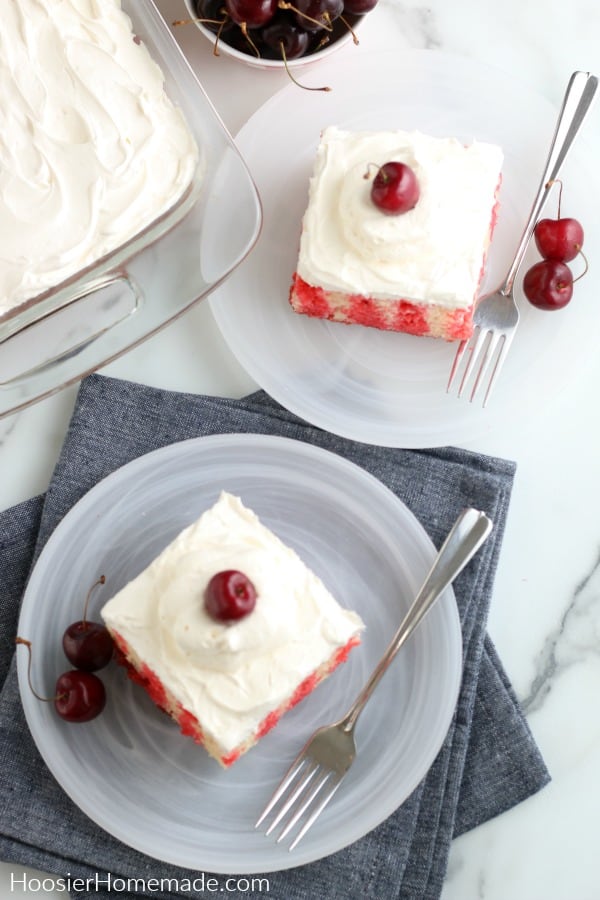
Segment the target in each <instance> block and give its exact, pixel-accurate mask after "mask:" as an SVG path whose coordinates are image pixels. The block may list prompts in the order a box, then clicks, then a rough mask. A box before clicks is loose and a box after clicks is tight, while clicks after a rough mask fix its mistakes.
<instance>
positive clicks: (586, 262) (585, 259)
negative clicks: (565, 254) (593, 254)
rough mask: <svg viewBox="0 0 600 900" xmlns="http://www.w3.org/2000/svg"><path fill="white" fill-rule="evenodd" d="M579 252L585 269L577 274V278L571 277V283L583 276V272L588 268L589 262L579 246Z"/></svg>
mask: <svg viewBox="0 0 600 900" xmlns="http://www.w3.org/2000/svg"><path fill="white" fill-rule="evenodd" d="M579 252H580V253H581V255H582V256H583V261H584V263H585V269H584V270H583V272H581V274H580V275H578V276H577V278H574V279H573V284H575V282H576V281H579V279H580V278H583V276H584V275H585V273H586V272H587V270H588V269H589V263H588V260H587V256H586V255H585V253H584V252H583V250H582V249H581V247H580V248H579Z"/></svg>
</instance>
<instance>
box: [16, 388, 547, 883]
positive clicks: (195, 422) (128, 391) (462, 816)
mask: <svg viewBox="0 0 600 900" xmlns="http://www.w3.org/2000/svg"><path fill="white" fill-rule="evenodd" d="M221 432H247V433H262V434H276V435H283V436H285V437H288V438H295V439H298V440H302V441H308V442H310V443H312V444H315V445H318V446H320V447H324V448H326V449H327V450H330V451H332V452H334V453H338V454H340V455H342V456H345V457H347V458H348V459H350V460H352V461H353V462H354V463H356V464H358V465H360V466H362V467H363V468H365V469H367V470H368V471H369V472H371V473H372V474H374V475H375V476H376V477H377V478H379V479H380V480H381V481H382V482H383V483H384V484H386V485H387V486H388V487H389V488H391V490H393V491H394V492H395V493H396V494H397V495H398V496H399V497H400V498H401V499H402V500H403V502H404V503H406V505H407V506H408V507H409V508H410V509H411V510H412V512H413V513H414V514H415V515H416V517H417V518H418V519H419V521H420V522H421V523H422V525H423V526H424V528H425V529H426V531H427V532H428V533H429V535H430V537H431V538H432V540H433V542H434V543H435V544H436V545H437V546H439V545H440V543H441V541H442V540H443V538H444V537H445V535H446V533H447V532H448V530H449V529H450V527H451V526H452V524H453V522H454V520H455V518H456V516H457V515H458V513H459V512H460V510H461V509H462V508H464V507H465V506H475V507H477V508H479V509H482V510H484V511H485V512H486V513H488V515H489V516H490V517H491V518H492V520H493V521H494V524H495V528H494V530H493V532H492V535H491V537H490V538H489V539H488V540H487V541H486V543H485V544H484V546H483V548H482V550H481V551H480V552H479V554H478V555H477V556H476V557H475V559H474V560H472V562H471V563H470V564H469V566H468V567H467V568H466V569H465V570H464V571H463V573H462V574H461V575H460V576H459V578H458V580H457V581H456V583H455V593H456V598H457V603H458V607H459V611H460V619H461V625H462V633H463V642H464V677H463V683H462V688H461V692H460V697H459V701H458V705H457V709H456V714H455V716H454V718H453V721H452V724H451V726H450V730H449V732H448V735H447V738H446V740H445V742H444V745H443V747H442V749H441V751H440V753H439V754H438V756H437V758H436V760H435V762H434V764H433V765H432V767H431V769H430V771H429V772H428V774H427V776H426V777H425V778H424V779H423V781H422V782H421V784H420V785H419V786H418V787H417V789H416V790H415V791H414V792H413V794H412V795H411V796H410V797H409V798H408V799H407V800H406V802H405V803H404V804H403V805H402V806H401V807H400V808H399V809H398V810H397V811H396V812H395V813H394V814H393V815H391V816H390V817H389V818H388V819H387V820H386V821H384V822H383V823H382V824H381V825H380V826H378V827H377V828H376V829H375V830H373V831H372V832H370V833H369V834H367V835H365V836H364V837H363V838H362V839H361V840H359V841H357V842H356V843H354V844H353V845H351V846H350V847H347V848H345V849H344V850H341V851H339V852H338V853H336V854H334V855H332V856H330V857H328V858H326V859H322V860H319V861H317V862H314V863H312V864H310V865H304V866H300V867H297V868H295V869H291V870H287V871H283V872H271V873H268V875H266V877H267V878H268V882H269V890H268V892H266V891H265V890H262V891H261V890H254V891H253V890H245V888H246V887H247V885H246V884H244V885H243V887H242V889H241V890H240V891H239V892H238V893H230V892H229V891H228V895H230V896H232V897H235V896H239V897H244V898H246V900H250V898H251V900H265V898H266V897H267V896H268V897H269V898H272V900H275V898H276V900H313V898H316V897H319V898H320V897H322V898H325V897H326V898H328V900H338V898H339V900H342V898H343V900H355V898H356V900H358V898H365V897H366V898H374V900H394V898H396V900H436V898H439V896H440V893H441V890H442V885H443V881H444V877H445V873H446V867H447V858H448V852H449V847H450V842H451V840H452V838H453V837H454V836H456V835H458V834H461V833H462V832H464V831H467V830H468V829H470V828H473V827H475V826H476V825H478V824H480V823H482V822H484V821H486V820H487V819H489V818H491V817H493V816H496V815H498V814H499V813H501V812H503V811H504V810H506V809H508V808H510V807H512V806H514V805H515V804H517V803H519V802H520V801H522V800H524V799H525V798H527V797H528V796H530V795H531V794H532V793H534V792H535V791H537V790H539V789H540V788H541V787H542V786H543V785H544V784H546V782H547V781H548V780H549V776H548V772H547V770H546V767H545V765H544V762H543V760H542V758H541V756H540V754H539V751H538V749H537V747H536V745H535V743H534V741H533V738H532V736H531V733H530V731H529V729H528V727H527V724H526V722H525V719H524V717H523V715H522V712H521V710H520V709H519V705H518V702H517V700H516V698H515V696H514V694H513V691H512V689H511V686H510V684H509V682H508V680H507V678H506V675H505V674H504V672H503V670H502V666H501V664H500V662H499V660H498V658H497V655H496V653H495V651H494V648H493V646H492V644H491V642H490V640H489V638H488V637H487V636H486V618H487V613H488V607H489V602H490V596H491V592H492V586H493V580H494V574H495V570H496V565H497V561H498V556H499V553H500V546H501V541H502V534H503V530H504V525H505V519H506V515H507V510H508V504H509V498H510V492H511V488H512V481H513V476H514V470H515V467H514V464H513V463H511V462H507V461H505V460H501V459H495V458H492V457H488V456H483V455H479V454H475V453H472V452H468V451H465V450H459V449H453V448H443V449H433V450H419V451H407V450H401V449H389V448H381V447H372V446H368V445H366V444H361V443H357V442H353V441H350V440H345V439H343V438H340V437H336V436H334V435H331V434H328V433H326V432H324V431H321V430H319V429H317V428H314V427H312V426H310V425H308V424H307V423H305V422H303V421H301V420H299V419H297V418H296V417H294V416H293V415H291V414H290V413H288V412H287V411H285V410H284V409H282V408H281V407H280V406H278V405H277V404H276V403H275V402H274V401H273V400H272V399H271V398H269V397H268V396H267V395H265V394H264V393H262V392H258V393H256V394H253V395H251V396H250V397H247V398H245V399H243V400H229V399H222V398H215V397H206V396H195V395H190V394H181V393H174V392H169V391H163V390H157V389H154V388H149V387H145V386H141V385H136V384H132V383H130V382H126V381H121V380H116V379H110V378H106V377H103V376H100V375H93V376H91V377H89V378H87V379H86V380H84V381H83V382H82V384H81V387H80V390H79V394H78V398H77V403H76V407H75V410H74V413H73V417H72V420H71V423H70V426H69V430H68V434H67V437H66V440H65V443H64V447H63V449H62V452H61V455H60V458H59V461H58V463H57V466H56V469H55V471H54V473H53V477H52V479H51V483H50V486H49V488H48V491H47V493H46V495H45V497H37V498H34V499H32V500H30V501H27V502H25V503H22V504H20V505H19V506H16V507H14V508H13V509H10V510H7V511H6V512H5V513H1V514H0V559H1V569H0V686H2V691H1V693H0V832H1V833H0V858H1V859H3V860H5V861H11V862H14V863H16V864H22V865H26V866H32V867H34V868H38V869H41V870H43V871H45V872H51V873H55V875H56V877H57V878H58V877H63V878H65V877H67V875H69V876H70V878H71V879H74V878H76V877H79V878H83V879H88V884H87V885H86V890H76V889H74V890H72V892H71V893H72V896H73V897H76V898H77V900H84V898H92V897H93V898H106V900H108V898H109V897H114V896H116V894H115V893H114V892H108V891H106V890H105V888H106V886H107V884H108V881H107V879H108V877H109V876H110V877H111V878H112V879H113V884H118V887H119V893H118V896H119V897H128V898H133V897H139V896H140V893H139V892H137V889H136V888H133V887H131V885H132V884H133V882H132V881H131V879H145V881H146V883H151V882H150V879H151V878H158V879H165V878H168V877H171V878H175V879H184V878H193V876H194V873H190V872H188V871H180V870H178V869H176V868H174V867H172V866H169V865H166V864H163V863H160V862H157V861H155V860H153V859H151V858H149V857H146V856H144V855H142V854H140V853H139V852H137V851H134V850H132V849H131V848H129V847H127V846H125V845H123V844H122V843H120V842H119V841H117V840H116V839H115V838H113V837H112V836H111V835H109V834H107V833H105V832H104V831H103V830H102V829H100V828H99V827H98V826H96V825H95V824H94V822H92V821H91V820H90V819H88V818H87V816H86V815H85V814H84V813H82V812H81V811H80V810H79V809H78V808H77V807H76V806H75V805H74V804H73V803H72V801H71V800H70V799H69V798H68V797H67V796H66V794H64V792H63V791H62V789H61V788H60V787H59V785H58V784H57V783H56V782H55V781H54V779H53V777H52V776H51V775H50V773H49V772H48V770H47V769H46V768H45V765H44V763H43V762H42V760H41V758H40V757H39V755H38V752H37V749H36V747H35V745H34V743H33V741H32V739H31V737H30V734H29V732H28V729H27V725H26V723H25V720H24V717H23V713H22V708H21V704H20V700H19V695H18V687H17V679H16V672H15V666H14V652H13V651H14V644H13V641H14V636H15V633H16V624H17V617H18V608H19V603H20V598H21V595H22V592H23V588H24V585H25V583H26V579H27V576H28V572H29V570H30V567H31V565H32V563H34V562H35V559H36V558H37V555H38V554H39V552H40V550H41V548H42V547H43V546H44V544H45V542H46V540H47V539H48V537H49V535H50V534H51V533H52V531H53V529H54V528H55V527H56V525H57V524H58V523H59V522H60V520H61V519H62V517H63V516H64V515H65V514H66V513H68V511H69V510H70V509H71V507H72V506H73V504H74V503H75V502H76V501H77V500H79V499H80V498H81V497H82V496H83V495H84V494H85V493H86V492H87V491H88V490H89V489H90V488H91V487H93V486H94V485H95V484H96V483H97V482H98V481H99V480H100V479H102V478H103V477H105V476H106V475H108V474H109V473H110V472H112V471H113V470H115V469H117V468H118V467H120V466H122V465H124V464H125V463H127V462H129V461H130V460H132V459H134V458H136V457H138V456H140V455H141V454H143V453H146V452H148V451H151V450H154V449H156V448H158V447H161V446H164V445H166V444H170V443H173V442H175V441H179V440H183V439H187V438H190V437H196V436H199V435H206V434H214V433H221ZM232 852H235V848H232ZM17 871H20V870H17ZM195 874H196V875H202V874H204V875H205V876H206V874H207V873H195ZM215 877H216V878H217V879H219V876H218V874H217V875H216V876H215ZM114 879H124V880H125V881H122V882H121V881H119V882H115V881H114ZM128 879H129V880H130V881H129V885H130V889H124V886H125V885H126V884H127V880H128ZM140 883H141V882H140ZM163 883H164V882H163ZM180 883H181V882H180ZM217 883H218V884H219V885H220V889H221V890H223V889H224V888H223V886H224V884H225V879H224V877H221V879H220V880H219V881H218V882H217ZM255 883H256V882H255ZM75 887H77V886H75ZM212 893H214V886H213V890H210V889H209V890H205V891H197V892H195V893H190V894H186V896H190V897H207V896H210V895H211V894H212ZM148 896H152V897H154V898H167V897H172V896H173V894H169V893H164V892H161V891H160V890H154V886H153V887H152V889H151V892H149V893H148Z"/></svg>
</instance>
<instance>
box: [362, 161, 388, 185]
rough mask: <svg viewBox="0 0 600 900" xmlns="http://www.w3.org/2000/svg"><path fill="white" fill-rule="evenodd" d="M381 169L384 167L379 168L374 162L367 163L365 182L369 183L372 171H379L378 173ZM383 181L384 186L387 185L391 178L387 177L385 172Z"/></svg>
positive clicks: (382, 176) (382, 177) (382, 175)
mask: <svg viewBox="0 0 600 900" xmlns="http://www.w3.org/2000/svg"><path fill="white" fill-rule="evenodd" d="M381 168H382V167H381V166H378V165H377V163H374V162H370V163H367V170H366V172H365V174H364V175H363V178H364V179H365V181H368V180H369V178H370V177H371V169H377V171H378V172H379V171H380V169H381ZM381 180H382V181H383V183H384V184H387V182H388V181H389V178H388V177H387V176H386V174H385V172H382V173H381Z"/></svg>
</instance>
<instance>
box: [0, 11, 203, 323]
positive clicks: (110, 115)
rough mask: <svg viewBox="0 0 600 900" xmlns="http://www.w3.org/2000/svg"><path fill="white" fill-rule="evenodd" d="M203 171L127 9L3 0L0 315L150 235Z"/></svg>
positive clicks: (0, 44)
mask: <svg viewBox="0 0 600 900" xmlns="http://www.w3.org/2000/svg"><path fill="white" fill-rule="evenodd" d="M197 164H198V149H197V147H196V144H195V142H194V139H193V137H192V135H191V134H190V132H189V129H188V127H187V124H186V122H185V121H184V118H183V115H182V113H181V111H180V110H179V109H178V108H176V107H175V106H174V105H173V103H171V101H170V100H169V99H168V98H167V96H166V94H165V91H164V84H163V75H162V73H161V71H160V68H159V67H158V65H157V64H156V63H155V62H154V61H153V60H152V59H151V57H150V54H149V53H148V50H147V49H146V47H145V46H144V45H143V44H142V43H141V42H140V41H139V40H138V39H137V38H135V36H134V34H133V31H132V26H131V21H130V19H129V18H128V17H127V16H126V15H125V13H124V12H123V11H122V10H121V5H120V0H102V2H99V0H18V2H17V0H0V314H2V313H3V312H6V311H7V310H9V309H11V308H13V307H15V306H17V305H18V304H20V303H21V302H23V301H24V300H26V299H28V298H30V297H33V296H35V295H37V294H39V293H41V292H43V291H45V290H47V289H48V288H51V287H53V286H55V285H56V284H58V283H60V282H61V281H63V280H64V279H66V278H68V277H70V276H72V275H73V274H75V273H76V272H77V271H79V270H80V269H82V268H84V267H85V266H87V265H89V264H90V263H92V262H94V261H95V260H97V259H99V258H100V257H101V256H103V255H104V254H105V253H107V252H109V251H111V250H114V249H115V248H116V247H118V246H119V245H120V244H123V243H124V242H125V241H127V240H128V239H130V238H131V237H133V236H134V235H135V234H137V233H138V232H139V231H141V230H142V229H143V228H145V227H146V226H147V225H149V224H150V223H151V222H152V221H153V220H154V219H156V218H158V216H160V215H161V214H162V213H164V212H166V210H167V209H169V208H170V207H171V206H172V205H173V203H174V202H175V200H176V199H177V198H178V197H179V196H181V194H182V193H183V191H184V190H185V188H186V187H187V186H188V185H189V183H190V181H191V180H192V177H193V174H194V171H195V169H196V166H197Z"/></svg>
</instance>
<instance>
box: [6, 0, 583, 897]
mask: <svg viewBox="0 0 600 900" xmlns="http://www.w3.org/2000/svg"><path fill="white" fill-rule="evenodd" d="M158 5H159V7H160V8H161V10H162V12H163V14H164V16H165V18H166V19H167V21H171V20H172V19H174V18H178V17H181V16H182V15H184V5H183V0H158ZM177 37H178V39H179V40H180V42H181V44H182V47H183V49H184V51H185V52H186V54H187V55H188V58H189V59H190V61H191V62H192V64H193V66H194V68H195V69H196V71H197V72H198V74H199V76H200V78H201V80H202V81H203V83H204V86H205V88H206V90H207V92H208V94H209V96H210V97H211V99H212V100H213V102H214V104H215V106H216V108H217V110H218V111H219V113H220V114H221V116H222V118H223V120H224V122H225V124H226V125H227V126H228V127H229V129H230V130H231V131H232V132H233V133H235V132H236V130H237V129H238V128H239V127H240V126H241V125H242V124H243V123H244V122H245V121H246V119H247V118H248V117H249V116H250V115H251V114H252V113H253V112H254V111H255V110H256V109H257V108H258V107H259V106H260V105H261V104H262V102H263V101H264V100H266V99H267V98H268V97H270V96H271V95H272V94H273V93H274V92H275V91H276V90H278V89H279V88H281V87H284V86H286V85H287V83H288V82H287V78H286V76H285V74H281V75H280V74H273V73H264V72H257V71H253V70H250V69H249V68H246V67H243V66H240V65H239V64H237V63H235V62H229V61H227V60H225V59H223V58H221V59H219V60H215V59H214V58H213V57H212V55H211V50H210V47H209V45H208V44H207V43H203V42H202V41H201V40H200V39H199V37H198V35H197V34H196V32H195V29H193V28H182V29H179V30H177ZM363 46H368V47H369V49H374V48H376V47H380V46H381V47H390V46H391V47H397V48H398V52H402V49H403V48H411V47H416V48H431V49H433V50H435V49H442V50H445V51H449V52H453V53H459V54H462V55H466V56H468V57H471V58H473V59H477V60H481V61H484V62H486V63H491V64H492V65H495V66H497V67H499V68H501V69H503V70H505V71H507V72H510V73H512V74H513V75H514V74H516V75H517V76H518V77H520V78H522V80H523V83H524V84H527V85H528V86H530V87H532V88H534V89H535V90H537V91H538V92H539V93H540V94H542V95H543V96H545V97H546V98H547V99H548V100H549V101H551V102H552V103H553V104H555V105H556V107H557V108H558V104H559V102H560V99H561V97H562V93H563V90H564V86H565V84H566V81H567V78H568V76H569V74H570V73H571V72H572V71H574V70H575V69H586V70H590V71H593V72H595V73H596V74H599V73H600V7H597V6H596V5H594V4H592V3H590V2H589V0H573V2H572V3H570V4H569V5H568V8H567V7H565V6H564V4H559V3H558V2H555V0H552V2H542V0H531V2H528V3H527V4H525V3H522V2H519V0H505V2H504V3H502V4H494V6H493V7H490V5H489V4H485V3H481V2H475V0H454V2H453V3H448V2H446V0H432V2H431V3H430V4H428V5H427V6H424V5H421V4H420V3H417V2H410V0H409V2H400V0H380V7H379V8H378V9H377V12H376V13H374V14H372V17H371V18H370V21H368V22H366V23H365V26H364V29H363V32H362V39H361V47H363ZM344 52H347V51H344ZM352 52H354V51H352ZM357 52H360V48H359V49H358V50H357ZM315 71H318V70H315ZM599 113H600V110H599V109H598V105H597V106H596V110H595V112H594V115H593V117H592V118H591V119H590V121H589V126H588V127H589V128H591V129H593V130H595V132H596V134H600V128H599V122H600V115H599ZM596 186H597V185H596ZM589 210H591V211H592V212H594V205H590V207H589ZM588 250H589V254H590V256H591V265H592V266H594V265H597V260H596V259H595V258H594V250H595V248H588ZM190 334H193V335H195V337H194V340H193V341H191V340H190ZM104 371H105V372H106V373H107V374H114V375H116V376H122V377H126V378H129V377H130V378H132V379H134V380H138V381H144V382H147V383H149V384H155V385H160V386H162V387H168V388H174V389H182V390H191V391H198V392H207V393H214V394H218V395H229V396H241V395H243V394H244V393H245V392H247V391H248V390H251V389H253V388H254V387H255V385H254V384H253V382H252V381H251V379H250V378H249V377H248V376H247V375H246V374H245V373H244V372H243V371H242V370H241V369H240V367H239V365H238V364H237V363H236V361H235V360H234V359H233V358H232V356H231V354H230V352H229V351H228V349H227V347H226V346H225V344H224V342H223V340H222V339H221V337H220V335H219V333H218V331H217V328H216V326H215V325H214V323H213V321H212V318H211V313H210V310H209V308H208V306H207V305H204V306H202V305H201V306H199V307H197V308H196V309H195V310H193V311H192V312H191V313H190V314H188V315H187V316H186V317H185V318H184V319H183V320H181V321H179V322H178V323H176V324H174V325H173V326H171V327H170V328H168V329H166V330H165V331H164V332H163V333H162V334H160V335H158V336H157V337H155V338H153V339H152V340H150V341H148V342H146V343H145V344H144V345H142V346H141V347H139V348H138V349H137V350H135V351H134V352H132V353H131V354H129V355H128V356H126V357H124V358H123V359H122V360H120V361H118V362H117V363H113V364H112V365H111V366H110V367H108V368H106V369H105V370H104ZM599 390H600V360H599V359H597V358H596V359H590V360H589V365H588V366H587V369H586V371H585V372H584V373H581V374H580V375H579V376H578V377H577V379H576V380H575V381H574V382H572V383H571V384H570V385H569V388H568V390H567V391H565V392H564V393H562V394H561V395H560V396H559V397H558V398H557V399H556V401H555V402H553V403H552V404H551V407H550V408H549V409H547V410H546V411H544V412H540V414H539V416H538V417H537V418H536V419H535V421H534V422H532V423H530V425H529V427H528V428H526V429H521V430H515V431H513V432H510V431H509V432H506V433H503V434H496V435H493V436H489V437H487V438H485V439H484V440H481V441H479V442H478V443H476V444H472V445H470V446H471V448H472V449H477V450H481V451H483V452H486V453H492V454H497V455H500V456H505V457H509V458H512V459H515V460H516V461H517V463H518V472H517V477H516V483H515V489H514V494H513V501H512V506H511V510H510V518H509V522H508V527H507V531H506V537H505V542H504V547H503V552H502V556H501V560H500V568H499V572H498V578H497V585H496V590H495V595H494V599H493V605H492V610H491V616H490V625H489V627H490V632H491V635H492V637H493V639H494V641H495V643H496V645H497V647H498V650H499V652H500V655H501V657H502V659H503V661H504V664H505V667H506V669H507V671H508V673H509V675H510V677H511V679H512V681H513V684H514V686H515V689H516V691H517V694H518V695H519V697H520V698H521V700H522V702H523V704H524V706H525V709H526V712H527V715H528V719H529V722H530V725H531V728H532V730H533V733H534V735H535V737H536V739H537V741H538V743H539V746H540V747H541V750H542V752H543V754H544V757H545V759H546V761H547V764H548V766H549V769H550V771H551V774H552V778H553V780H552V783H551V784H550V785H549V786H548V787H547V788H545V789H544V790H543V791H542V792H540V793H539V794H538V795H536V796H535V797H533V798H531V799H530V800H528V801H526V802H525V803H523V804H521V805H520V806H518V807H517V808H515V809H513V810H512V811H510V812H508V813H506V814H505V815H503V816H501V817H499V818H498V819H496V820H494V821H492V822H490V823H488V824H486V825H484V826H482V827H480V828H478V829H476V830H475V831H473V832H472V833H470V834H468V835H465V836H463V837H462V838H460V839H458V840H457V841H455V842H454V844H453V847H452V852H451V858H450V865H449V870H448V876H447V881H446V885H445V888H444V892H443V900H476V898H477V900H506V898H508V897H510V898H513V900H574V898H577V900H598V898H599V897H600V880H599V878H598V866H597V843H598V841H597V821H598V815H597V811H598V809H600V714H599V712H598V709H599V706H598V697H599V696H600V574H599V571H600V524H599V519H598V513H597V511H598V509H600V454H599V450H600V422H599V417H598V412H597V410H598V400H597V397H598V391H599ZM74 396H75V388H72V389H68V390H66V391H64V392H62V393H61V394H59V395H57V396H55V397H53V398H50V399H48V400H46V401H44V402H42V403H39V404H37V405H36V406H33V407H31V408H30V409H28V410H26V411H24V412H22V413H20V414H18V415H14V416H12V417H9V418H6V419H4V420H1V421H0V471H1V472H2V478H1V480H0V508H7V507H9V506H11V505H12V504H14V503H17V502H19V501H21V500H24V499H26V498H28V497H30V496H31V495H33V494H36V493H38V492H41V491H44V490H45V488H46V486H47V483H48V479H49V477H50V474H51V471H52V468H53V465H54V462H55V460H56V457H57V454H58V452H59V448H60V446H61V442H62V440H63V437H64V434H65V429H66V426H67V422H68V420H69V416H70V413H71V409H72V405H73V400H74ZM11 873H14V874H15V875H20V874H21V872H20V870H18V871H17V870H16V869H15V868H14V867H13V866H10V865H7V864H0V896H1V897H5V896H6V897H8V896H15V897H18V896H25V895H26V892H23V891H22V890H21V889H19V888H18V887H17V888H15V889H14V890H12V889H11ZM31 874H32V875H34V874H36V873H31ZM42 893H44V892H42ZM45 895H46V896H49V897H54V898H58V897H61V896H64V894H61V893H59V892H56V891H55V892H52V891H50V892H46V893H45ZM378 900H383V898H378Z"/></svg>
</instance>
